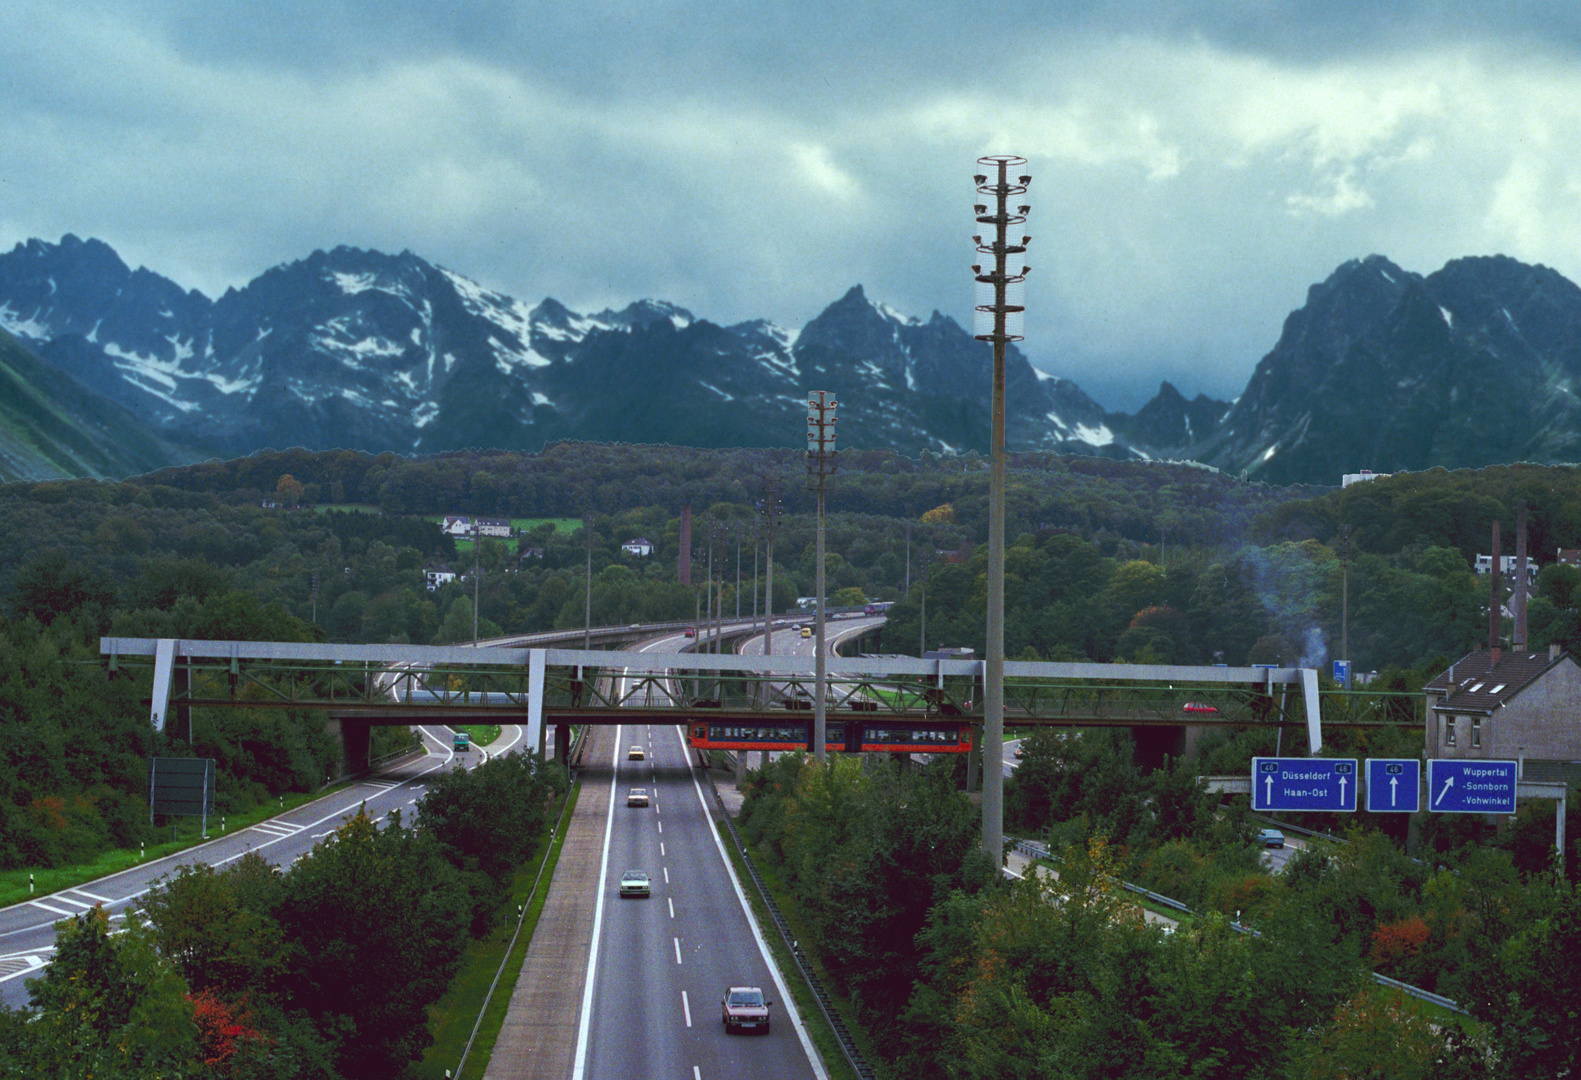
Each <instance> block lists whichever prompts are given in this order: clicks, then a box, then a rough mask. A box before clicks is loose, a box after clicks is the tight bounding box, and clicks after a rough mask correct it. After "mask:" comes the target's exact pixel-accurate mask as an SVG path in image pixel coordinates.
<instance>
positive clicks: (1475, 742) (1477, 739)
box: [1471, 716, 1482, 746]
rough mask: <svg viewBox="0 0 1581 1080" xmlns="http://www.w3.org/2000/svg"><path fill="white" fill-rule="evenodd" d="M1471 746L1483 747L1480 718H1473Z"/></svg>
mask: <svg viewBox="0 0 1581 1080" xmlns="http://www.w3.org/2000/svg"><path fill="white" fill-rule="evenodd" d="M1471 745H1472V746H1481V745H1482V717H1480V716H1474V717H1472V718H1471Z"/></svg>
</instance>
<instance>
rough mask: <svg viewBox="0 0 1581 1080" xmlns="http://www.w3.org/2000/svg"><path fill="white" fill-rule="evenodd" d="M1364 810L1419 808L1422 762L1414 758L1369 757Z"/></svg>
mask: <svg viewBox="0 0 1581 1080" xmlns="http://www.w3.org/2000/svg"><path fill="white" fill-rule="evenodd" d="M1366 777H1367V810H1368V812H1369V813H1373V814H1414V813H1416V812H1417V811H1418V810H1420V809H1421V808H1422V763H1421V761H1420V760H1418V759H1417V758H1372V757H1370V758H1368V759H1367V761H1366Z"/></svg>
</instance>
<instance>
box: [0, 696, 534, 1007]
mask: <svg viewBox="0 0 1581 1080" xmlns="http://www.w3.org/2000/svg"><path fill="white" fill-rule="evenodd" d="M420 730H421V732H422V735H423V745H424V748H425V749H426V750H427V753H426V754H425V755H424V756H422V757H420V758H416V759H407V760H405V761H403V762H402V763H401V764H399V765H396V766H394V767H392V768H389V769H386V770H383V771H381V772H379V773H378V774H376V775H373V776H370V777H369V778H367V779H366V780H362V781H359V782H358V783H355V784H352V785H350V786H349V787H345V788H342V789H340V790H339V791H335V792H332V793H331V794H329V795H326V796H325V797H324V798H322V799H316V800H314V801H313V802H310V803H307V804H305V805H302V806H299V807H297V808H296V809H294V810H292V811H290V812H289V813H285V814H282V815H280V816H279V817H274V818H270V819H268V820H267V821H263V822H260V823H259V824H257V825H254V826H252V827H250V828H246V829H242V830H240V831H237V832H232V833H229V834H227V835H223V836H216V838H215V839H213V840H210V841H209V842H208V843H206V844H202V845H199V846H197V847H192V848H188V849H187V850H185V851H181V852H178V853H176V854H175V855H170V856H167V857H165V858H163V859H158V860H153V861H150V862H148V863H146V864H144V865H142V866H137V867H133V868H132V869H130V870H123V871H121V872H120V873H118V874H112V875H110V876H109V877H105V878H100V879H99V880H97V881H92V882H89V883H88V884H86V885H83V886H82V887H81V888H76V889H64V890H62V891H60V892H57V893H51V894H49V895H47V896H39V897H36V898H34V899H32V900H29V901H26V902H24V903H21V904H14V905H12V906H11V907H8V908H0V1001H3V1002H4V1003H5V1004H7V1005H10V1006H12V1007H13V1008H16V1007H20V1006H23V1005H26V1004H27V989H26V987H25V986H24V983H25V982H26V981H27V979H28V978H29V977H32V976H34V975H36V974H38V971H39V969H40V968H42V967H43V966H44V964H46V963H47V962H48V961H49V957H50V955H51V954H52V953H53V952H54V949H55V923H56V922H58V921H59V920H61V919H65V918H67V917H69V916H72V915H79V914H81V913H82V912H84V911H87V910H89V909H90V908H92V907H93V906H94V905H96V904H102V905H103V906H104V908H105V909H106V910H107V911H109V912H110V917H111V918H112V919H120V918H124V917H125V915H126V909H127V908H128V907H130V906H132V905H133V904H135V903H136V901H137V900H138V899H139V898H140V897H141V896H142V895H143V894H144V893H146V892H148V890H149V887H150V886H151V885H153V883H154V882H156V881H157V880H158V879H159V878H161V877H163V876H164V875H166V874H170V873H173V872H174V871H175V869H176V867H178V866H186V865H191V864H194V863H199V862H204V863H208V864H210V865H212V866H224V865H226V864H228V863H231V862H233V861H235V860H236V859H239V858H241V857H242V856H243V855H245V854H246V853H247V852H249V851H256V852H257V853H258V854H260V855H262V856H264V857H265V858H267V859H268V860H269V861H270V862H272V863H275V864H276V865H278V866H282V867H283V866H290V865H291V864H292V863H294V862H295V861H296V860H297V859H300V858H301V857H302V856H303V855H305V854H307V853H308V852H309V851H311V850H312V848H313V845H314V844H317V843H318V842H319V841H320V840H322V839H324V837H326V836H328V835H329V834H330V833H331V832H333V831H334V830H335V829H336V828H338V827H339V826H340V825H341V824H342V822H344V821H345V820H346V819H347V818H349V817H352V816H353V815H355V814H356V813H357V809H358V808H359V807H361V806H364V805H366V807H367V812H368V815H369V816H370V817H372V818H374V819H375V820H382V819H383V818H384V816H385V815H386V814H388V813H389V812H390V811H391V810H400V811H401V812H402V817H403V819H404V820H406V821H408V822H409V821H411V820H412V816H413V814H414V813H415V810H416V807H415V804H416V802H417V800H418V799H420V798H422V796H423V792H424V790H425V788H426V783H427V778H428V777H429V776H430V775H432V774H433V773H435V772H437V771H440V770H443V769H453V768H471V767H473V766H476V765H478V764H481V763H482V762H483V761H484V759H485V758H486V756H488V755H489V754H500V753H507V752H511V751H514V750H520V749H525V748H526V747H525V742H524V732H523V729H521V728H519V727H516V726H514V725H513V726H508V727H504V728H502V729H501V732H500V737H499V739H497V740H495V742H494V743H492V744H490V745H489V746H488V747H486V748H483V749H482V750H479V749H474V750H473V751H472V752H470V753H466V754H457V753H455V752H454V751H453V750H452V749H451V745H450V744H451V739H450V736H451V732H450V729H449V728H447V727H425V728H421V729H420ZM218 827H219V822H218V821H217V820H216V819H214V818H210V819H209V834H210V835H211V836H214V835H215V833H216V831H217V829H218Z"/></svg>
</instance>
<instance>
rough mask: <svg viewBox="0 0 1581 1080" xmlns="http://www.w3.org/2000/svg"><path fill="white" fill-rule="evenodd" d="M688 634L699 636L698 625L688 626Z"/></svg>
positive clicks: (689, 635)
mask: <svg viewBox="0 0 1581 1080" xmlns="http://www.w3.org/2000/svg"><path fill="white" fill-rule="evenodd" d="M686 636H687V637H696V636H697V627H695V626H688V627H687V628H686Z"/></svg>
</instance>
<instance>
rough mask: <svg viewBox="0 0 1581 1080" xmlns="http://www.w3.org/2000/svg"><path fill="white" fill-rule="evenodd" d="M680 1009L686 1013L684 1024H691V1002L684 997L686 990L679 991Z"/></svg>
mask: <svg viewBox="0 0 1581 1080" xmlns="http://www.w3.org/2000/svg"><path fill="white" fill-rule="evenodd" d="M681 1011H682V1012H684V1013H685V1014H686V1026H687V1027H691V1026H692V1003H691V1001H690V1000H688V999H687V997H686V991H685V990H682V991H681Z"/></svg>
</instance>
